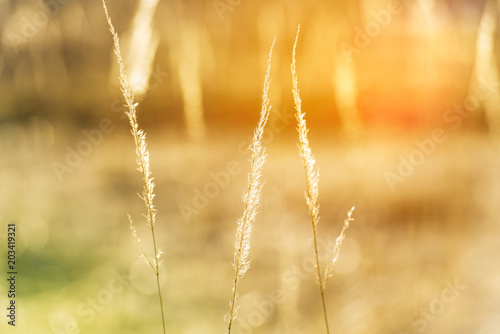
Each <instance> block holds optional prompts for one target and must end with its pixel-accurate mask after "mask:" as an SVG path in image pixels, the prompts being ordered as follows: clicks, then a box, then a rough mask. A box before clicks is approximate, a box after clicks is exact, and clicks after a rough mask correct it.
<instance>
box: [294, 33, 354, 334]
mask: <svg viewBox="0 0 500 334" xmlns="http://www.w3.org/2000/svg"><path fill="white" fill-rule="evenodd" d="M299 33H300V25H299V26H298V28H297V35H296V36H295V43H294V44H293V53H292V64H291V66H290V68H291V71H292V84H293V88H292V93H293V100H294V103H295V111H296V113H295V117H296V119H297V131H298V133H299V155H300V159H301V160H302V164H303V165H304V169H305V174H306V194H305V196H306V203H307V207H308V209H309V216H310V217H311V225H312V230H313V246H314V257H315V262H316V263H315V265H316V278H317V280H318V285H319V291H320V295H321V303H322V306H323V316H324V319H325V326H326V332H327V333H330V328H329V325H328V313H327V310H326V302H325V289H326V282H327V280H328V278H329V277H330V276H331V275H332V269H333V265H334V264H335V262H336V261H337V258H338V255H339V252H340V246H341V244H342V241H343V240H344V238H345V231H346V229H347V228H348V227H349V223H350V222H351V221H352V220H353V218H352V213H353V211H354V207H352V209H351V210H350V211H349V213H348V216H347V219H346V220H345V221H344V226H343V228H342V232H341V233H340V236H339V237H338V238H337V241H336V243H335V247H334V249H333V258H332V261H331V262H330V263H329V265H328V266H327V267H326V269H325V271H324V273H323V274H322V272H321V266H320V262H319V253H318V223H319V203H318V195H319V170H318V168H317V167H316V160H315V159H314V155H313V154H312V150H311V146H310V145H309V139H308V137H307V133H308V131H309V130H308V129H307V124H306V120H305V115H304V112H303V111H302V100H301V98H300V92H299V88H298V78H297V72H296V69H295V65H296V49H297V41H298V39H299Z"/></svg>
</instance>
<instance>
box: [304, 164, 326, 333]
mask: <svg viewBox="0 0 500 334" xmlns="http://www.w3.org/2000/svg"><path fill="white" fill-rule="evenodd" d="M306 174H307V172H306ZM306 177H307V175H306ZM306 187H307V194H308V195H309V194H310V187H309V184H307V185H306ZM309 215H310V216H311V223H312V228H313V241H314V256H315V258H316V270H317V275H318V283H319V291H320V294H321V303H322V304H323V315H324V317H325V325H326V333H327V334H330V328H329V327H328V315H327V312H326V302H325V290H324V286H323V279H322V278H321V268H320V266H319V254H318V241H317V237H316V234H317V232H316V223H315V221H314V214H313V212H312V210H311V209H309Z"/></svg>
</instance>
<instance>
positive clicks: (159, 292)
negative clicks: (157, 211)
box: [149, 210, 167, 334]
mask: <svg viewBox="0 0 500 334" xmlns="http://www.w3.org/2000/svg"><path fill="white" fill-rule="evenodd" d="M152 214H153V212H152V211H151V210H150V211H149V217H150V219H151V218H152ZM151 233H152V235H153V249H154V254H155V274H156V286H157V287H158V297H159V299H160V311H161V322H162V325H163V334H166V333H167V331H166V329H165V313H164V312H163V299H162V297H161V287H160V264H159V263H158V251H157V248H156V237H155V228H154V224H153V223H151Z"/></svg>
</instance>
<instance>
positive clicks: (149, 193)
mask: <svg viewBox="0 0 500 334" xmlns="http://www.w3.org/2000/svg"><path fill="white" fill-rule="evenodd" d="M102 6H103V8H104V13H105V15H106V20H107V21H108V25H109V30H110V32H111V35H112V37H113V46H114V53H115V56H116V60H117V63H118V66H119V69H120V74H119V79H120V86H121V91H122V94H123V97H124V99H125V105H126V107H127V110H126V111H125V114H126V115H127V117H128V120H129V123H130V127H131V133H132V136H133V137H134V142H135V148H136V161H137V167H138V170H139V172H140V173H141V175H142V179H143V183H144V185H143V191H142V195H139V197H140V198H141V199H142V200H143V202H144V204H145V205H146V210H147V214H146V215H145V217H146V219H147V224H148V226H149V228H150V229H151V235H152V239H153V252H154V258H153V259H151V258H150V257H149V256H148V255H147V254H146V251H145V250H144V247H143V246H142V244H141V239H140V238H139V236H138V235H137V231H136V229H135V227H134V223H133V221H132V218H131V217H130V215H129V222H130V228H131V230H132V235H133V236H134V238H135V240H136V242H137V244H138V246H139V249H140V252H141V256H142V257H144V258H145V260H146V262H147V263H148V264H149V266H150V267H151V269H152V270H153V271H154V273H155V276H156V285H157V289H158V299H159V303H160V311H161V319H162V325H163V333H164V334H165V333H166V328H165V315H164V311H163V300H162V295H161V287H160V264H161V260H160V257H161V254H162V252H161V251H160V250H159V249H158V246H157V244H156V234H155V222H156V209H155V206H154V203H153V200H154V197H155V194H154V186H155V185H154V182H153V177H152V172H151V166H150V163H149V150H148V148H147V143H146V133H145V132H144V131H143V130H141V129H139V124H138V122H137V109H136V108H137V105H138V103H136V102H135V99H134V94H133V92H132V90H131V87H130V84H129V81H128V78H127V74H126V72H125V64H124V62H123V58H122V55H121V51H120V41H119V38H118V34H117V33H116V31H115V27H114V26H113V23H112V21H111V17H110V16H109V13H108V8H107V7H106V2H105V0H102Z"/></svg>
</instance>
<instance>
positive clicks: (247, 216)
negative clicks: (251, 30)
mask: <svg viewBox="0 0 500 334" xmlns="http://www.w3.org/2000/svg"><path fill="white" fill-rule="evenodd" d="M275 42H276V37H275V38H274V40H273V43H272V45H271V50H270V51H269V58H268V60H267V70H266V76H265V78H264V89H263V93H262V109H261V112H260V120H259V123H258V125H257V127H256V128H255V131H254V135H253V140H252V144H251V145H250V150H251V151H252V158H251V163H250V172H249V174H248V190H247V193H246V194H245V195H244V196H243V201H244V203H245V209H244V211H243V216H242V217H241V218H239V219H238V227H237V230H236V240H235V243H234V248H235V252H234V260H233V268H234V280H233V290H232V291H233V294H232V297H231V301H230V302H229V313H228V314H227V315H226V321H227V323H228V334H230V333H231V327H232V324H233V320H234V319H235V318H236V314H237V309H238V307H237V300H238V283H239V282H240V280H241V279H242V278H243V276H244V275H245V273H246V272H247V271H248V269H249V268H250V261H249V260H248V254H249V252H250V237H251V233H252V226H253V223H254V221H255V216H256V215H257V209H258V207H259V203H260V197H261V192H262V184H261V181H260V179H261V177H262V170H263V166H264V162H265V160H266V150H265V147H264V146H263V145H262V136H263V134H264V127H265V125H266V123H267V120H268V118H269V112H270V111H271V103H270V101H269V86H270V84H271V58H272V54H273V47H274V43H275Z"/></svg>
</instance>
